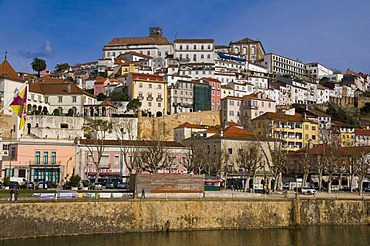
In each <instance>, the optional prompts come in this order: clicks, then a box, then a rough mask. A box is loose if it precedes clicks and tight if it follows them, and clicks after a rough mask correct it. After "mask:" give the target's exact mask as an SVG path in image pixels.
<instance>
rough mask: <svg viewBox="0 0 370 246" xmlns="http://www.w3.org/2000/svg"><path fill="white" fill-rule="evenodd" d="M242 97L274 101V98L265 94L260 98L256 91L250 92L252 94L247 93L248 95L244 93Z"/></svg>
mask: <svg viewBox="0 0 370 246" xmlns="http://www.w3.org/2000/svg"><path fill="white" fill-rule="evenodd" d="M243 99H258V100H262V101H271V102H274V100H272V99H270V98H268V97H267V96H266V98H260V97H259V94H258V93H252V94H249V95H245V96H243Z"/></svg>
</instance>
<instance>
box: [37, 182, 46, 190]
mask: <svg viewBox="0 0 370 246" xmlns="http://www.w3.org/2000/svg"><path fill="white" fill-rule="evenodd" d="M47 188H48V183H47V182H44V181H39V182H38V183H37V185H36V189H47Z"/></svg>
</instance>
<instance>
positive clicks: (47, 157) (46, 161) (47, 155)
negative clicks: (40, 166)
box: [44, 150, 49, 164]
mask: <svg viewBox="0 0 370 246" xmlns="http://www.w3.org/2000/svg"><path fill="white" fill-rule="evenodd" d="M48 162H49V152H48V151H47V150H45V151H44V164H48Z"/></svg>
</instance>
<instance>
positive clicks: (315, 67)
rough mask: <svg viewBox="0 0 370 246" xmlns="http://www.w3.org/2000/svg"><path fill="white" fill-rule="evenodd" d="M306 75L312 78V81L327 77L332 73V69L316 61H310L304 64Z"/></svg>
mask: <svg viewBox="0 0 370 246" xmlns="http://www.w3.org/2000/svg"><path fill="white" fill-rule="evenodd" d="M305 69H306V73H307V77H308V78H310V79H312V80H311V81H312V82H318V80H319V79H320V78H322V77H327V76H330V75H332V74H333V70H331V69H329V68H327V67H325V66H323V65H321V64H320V63H318V62H310V63H306V64H305Z"/></svg>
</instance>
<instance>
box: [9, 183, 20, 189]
mask: <svg viewBox="0 0 370 246" xmlns="http://www.w3.org/2000/svg"><path fill="white" fill-rule="evenodd" d="M19 188H20V186H19V183H18V182H16V181H12V182H10V189H19Z"/></svg>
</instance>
